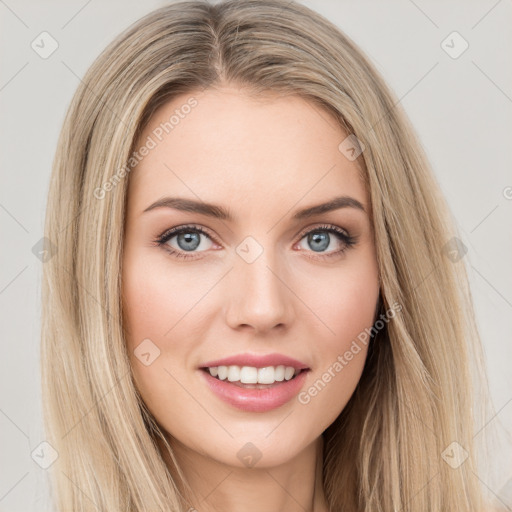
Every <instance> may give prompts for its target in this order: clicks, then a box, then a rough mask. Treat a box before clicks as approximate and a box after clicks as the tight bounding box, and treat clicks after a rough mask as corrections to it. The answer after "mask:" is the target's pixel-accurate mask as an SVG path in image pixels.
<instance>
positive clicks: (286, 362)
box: [200, 353, 309, 370]
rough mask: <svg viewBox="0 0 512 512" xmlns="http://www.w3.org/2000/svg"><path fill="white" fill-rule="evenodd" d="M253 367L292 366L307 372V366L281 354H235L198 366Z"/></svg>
mask: <svg viewBox="0 0 512 512" xmlns="http://www.w3.org/2000/svg"><path fill="white" fill-rule="evenodd" d="M234 365H236V366H253V367H256V368H265V367H267V366H279V365H283V366H292V367H293V368H295V369H296V370H308V369H309V367H308V365H307V364H305V363H302V362H301V361H298V360H297V359H294V358H292V357H289V356H285V355H283V354H277V353H272V354H265V355H258V354H249V353H246V354H237V355H234V356H230V357H225V358H224V359H215V360H214V361H208V362H206V363H204V364H202V365H201V366H200V368H201V369H203V368H210V367H214V366H234Z"/></svg>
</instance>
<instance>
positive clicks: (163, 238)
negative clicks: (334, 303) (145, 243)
mask: <svg viewBox="0 0 512 512" xmlns="http://www.w3.org/2000/svg"><path fill="white" fill-rule="evenodd" d="M187 230H191V231H197V232H199V233H202V234H204V235H205V236H207V237H208V238H210V239H211V240H212V241H213V242H214V243H216V244H217V245H220V246H222V244H220V243H219V242H218V241H217V240H216V236H215V235H213V234H212V233H211V231H210V230H209V228H206V227H204V226H202V225H197V224H183V225H179V226H175V227H173V228H170V229H167V230H165V231H164V232H163V233H162V234H161V235H160V236H158V237H157V239H156V240H155V243H156V244H157V245H159V246H163V245H166V244H167V242H168V241H169V240H170V239H171V238H173V237H174V236H176V235H178V234H180V233H181V232H183V231H187ZM314 231H327V232H331V233H335V234H337V235H338V236H339V237H341V238H342V243H344V244H345V247H343V249H340V250H338V251H331V252H327V253H318V254H317V255H316V256H313V258H316V259H323V258H329V257H330V256H334V255H336V254H338V253H343V252H345V251H346V250H347V249H349V248H350V247H352V246H353V245H355V244H356V243H357V241H358V238H359V237H358V236H355V235H351V234H350V233H349V232H348V231H347V230H346V229H344V228H341V227H339V226H337V225H335V224H328V223H314V224H312V225H309V226H306V227H305V228H303V229H302V230H301V231H300V232H299V233H298V234H297V235H295V237H294V238H297V237H298V239H297V242H300V241H301V240H302V239H303V238H304V237H305V236H306V235H308V234H309V233H311V232H314ZM297 242H295V243H297ZM166 250H167V251H168V252H171V253H174V255H176V254H179V255H181V257H184V258H193V257H194V256H193V255H194V254H201V253H205V252H207V251H200V252H197V253H196V252H194V251H190V252H187V251H181V250H177V249H174V248H172V247H171V248H170V249H166ZM312 252H313V253H314V251H312Z"/></svg>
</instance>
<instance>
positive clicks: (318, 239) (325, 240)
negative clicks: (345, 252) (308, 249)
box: [308, 231, 330, 252]
mask: <svg viewBox="0 0 512 512" xmlns="http://www.w3.org/2000/svg"><path fill="white" fill-rule="evenodd" d="M329 242H330V237H329V233H325V232H320V231H316V232H314V233H310V234H309V235H308V243H310V244H312V248H313V250H314V251H318V252H319V251H324V250H325V249H327V247H329ZM315 245H316V248H315Z"/></svg>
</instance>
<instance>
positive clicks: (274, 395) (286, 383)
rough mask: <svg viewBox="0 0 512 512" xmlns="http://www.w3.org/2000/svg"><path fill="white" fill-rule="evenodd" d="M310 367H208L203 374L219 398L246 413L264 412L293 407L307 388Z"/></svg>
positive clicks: (211, 389)
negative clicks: (288, 405)
mask: <svg viewBox="0 0 512 512" xmlns="http://www.w3.org/2000/svg"><path fill="white" fill-rule="evenodd" d="M310 371H311V370H310V369H309V368H294V367H293V366H288V367H286V366H284V365H279V366H277V367H269V366H266V367H261V368H258V367H251V366H242V367H239V366H222V365H221V366H208V367H201V368H199V374H200V375H201V376H203V381H204V383H205V384H206V386H207V387H208V388H209V390H210V391H211V392H212V393H213V394H214V396H216V397H217V398H218V399H220V400H221V401H223V402H224V403H226V404H228V405H229V406H231V407H234V408H236V409H239V410H241V411H243V412H257V413H264V412H268V411H271V410H274V409H277V408H279V407H281V406H284V405H285V404H290V403H291V401H292V399H293V398H294V397H295V396H297V395H298V393H299V392H300V390H301V389H302V388H303V387H304V386H305V383H306V378H307V375H308V373H309V372H310Z"/></svg>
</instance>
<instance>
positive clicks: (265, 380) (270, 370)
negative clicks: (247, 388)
mask: <svg viewBox="0 0 512 512" xmlns="http://www.w3.org/2000/svg"><path fill="white" fill-rule="evenodd" d="M208 370H209V372H210V375H211V376H212V377H217V378H218V379H220V380H226V379H227V380H228V381H229V382H241V383H242V384H274V382H282V381H283V380H290V379H291V378H292V377H293V376H294V375H297V374H298V373H299V372H300V370H296V369H295V368H293V366H283V365H279V366H266V367H265V368H256V367H254V366H242V367H240V366H236V365H233V366H212V367H210V368H208Z"/></svg>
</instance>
